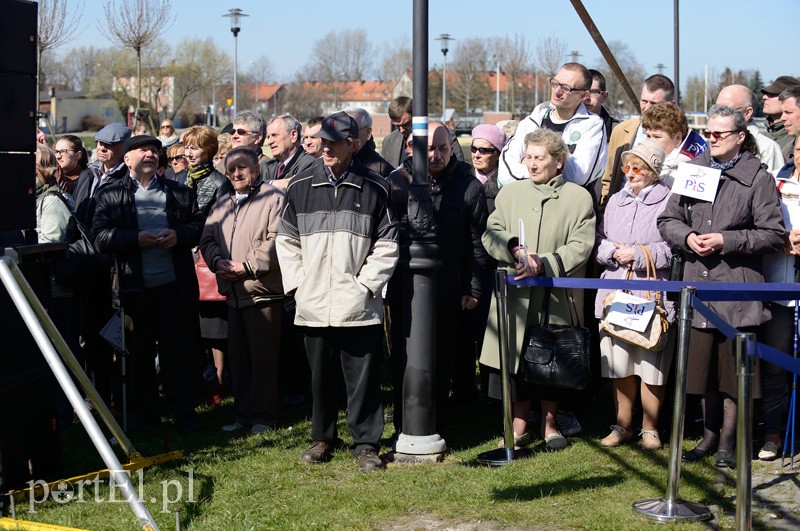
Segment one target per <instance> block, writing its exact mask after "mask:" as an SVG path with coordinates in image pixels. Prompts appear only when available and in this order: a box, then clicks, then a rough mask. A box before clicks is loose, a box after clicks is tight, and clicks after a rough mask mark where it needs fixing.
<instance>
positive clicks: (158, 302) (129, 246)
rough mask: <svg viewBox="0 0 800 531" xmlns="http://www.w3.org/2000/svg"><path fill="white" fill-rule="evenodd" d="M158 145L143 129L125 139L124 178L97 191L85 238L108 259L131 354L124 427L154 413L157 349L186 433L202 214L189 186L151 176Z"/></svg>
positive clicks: (195, 383) (194, 371) (194, 380)
mask: <svg viewBox="0 0 800 531" xmlns="http://www.w3.org/2000/svg"><path fill="white" fill-rule="evenodd" d="M160 148H161V141H159V140H158V139H157V138H155V137H152V136H148V135H142V136H135V137H131V138H129V139H128V140H126V141H125V144H124V153H125V154H124V157H123V161H124V163H125V165H126V166H127V168H128V172H129V177H125V178H123V179H120V180H118V181H115V182H114V183H111V184H109V185H108V186H106V187H104V188H102V189H101V190H100V191H99V192H98V193H97V196H96V199H97V208H96V210H95V216H94V223H93V224H92V236H93V238H94V244H95V246H96V247H97V249H98V251H100V252H103V253H109V254H111V255H113V257H114V270H115V273H116V282H115V285H114V296H115V302H116V305H117V306H118V307H123V308H124V309H125V328H126V331H125V332H126V342H127V347H128V350H129V351H130V353H131V356H130V360H131V362H130V365H131V366H130V375H131V385H130V386H129V387H128V390H129V395H130V397H131V400H130V404H131V417H130V418H131V421H130V422H129V428H130V429H133V430H135V429H137V428H140V427H141V426H142V425H143V424H145V423H156V422H157V421H158V419H159V416H158V413H157V412H158V385H157V382H156V374H155V363H154V362H155V357H156V352H158V358H159V366H160V369H161V370H160V376H161V383H162V385H163V387H164V392H165V394H166V396H167V400H168V402H169V405H170V409H171V412H172V414H173V415H174V417H175V420H176V427H177V429H178V432H179V433H181V434H183V435H188V434H191V433H193V432H195V431H196V430H197V420H196V415H195V411H194V408H195V406H197V404H198V402H199V389H200V385H199V384H200V382H201V371H200V366H199V364H198V363H197V361H198V360H199V357H198V352H197V340H198V338H199V321H198V318H197V315H198V314H197V304H198V298H199V292H198V287H197V277H196V276H195V272H194V260H193V258H192V248H193V247H195V246H196V245H197V243H198V242H199V241H200V234H201V232H202V229H203V216H202V214H201V213H200V211H199V209H198V207H197V201H196V199H195V193H194V190H192V189H190V188H188V187H186V186H184V185H182V184H180V183H178V182H176V181H171V180H168V179H166V178H164V177H160V176H158V175H157V174H156V168H157V167H158V150H159V149H160ZM156 344H157V345H158V349H157V350H156Z"/></svg>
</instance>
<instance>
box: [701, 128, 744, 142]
mask: <svg viewBox="0 0 800 531" xmlns="http://www.w3.org/2000/svg"><path fill="white" fill-rule="evenodd" d="M738 132H739V131H738V130H736V129H731V130H730V131H708V130H706V131H703V136H704V137H706V138H711V137H712V136H713V137H714V140H719V139H721V138H726V137H725V136H723V135H727V134H728V133H738Z"/></svg>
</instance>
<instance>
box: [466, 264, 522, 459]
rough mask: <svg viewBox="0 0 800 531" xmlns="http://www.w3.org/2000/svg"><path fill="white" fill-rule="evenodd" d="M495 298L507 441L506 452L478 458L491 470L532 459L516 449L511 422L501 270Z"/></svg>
mask: <svg viewBox="0 0 800 531" xmlns="http://www.w3.org/2000/svg"><path fill="white" fill-rule="evenodd" d="M494 295H495V298H496V299H497V341H498V342H499V346H500V389H501V391H500V392H501V393H502V395H503V441H504V445H505V448H496V449H494V450H489V451H488V452H483V453H481V454H478V462H479V463H481V464H484V465H489V466H502V465H506V464H508V463H510V462H511V461H514V460H515V459H522V458H525V457H530V455H531V451H530V450H529V449H527V448H520V449H519V450H515V449H514V425H513V422H512V419H511V374H510V372H509V371H510V370H511V368H510V363H509V361H510V359H511V349H510V348H509V337H508V328H509V326H508V285H507V284H506V272H505V271H504V270H502V269H498V270H496V271H495V272H494Z"/></svg>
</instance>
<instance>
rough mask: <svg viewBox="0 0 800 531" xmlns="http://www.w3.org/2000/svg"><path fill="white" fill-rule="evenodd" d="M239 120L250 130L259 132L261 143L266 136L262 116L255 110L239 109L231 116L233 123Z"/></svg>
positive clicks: (265, 124) (265, 126) (265, 127)
mask: <svg viewBox="0 0 800 531" xmlns="http://www.w3.org/2000/svg"><path fill="white" fill-rule="evenodd" d="M236 122H240V123H243V124H245V125H246V126H247V128H248V129H249V130H250V131H258V132H259V133H260V134H261V143H262V144H263V143H264V138H266V136H267V123H266V122H265V121H264V117H263V116H261V114H259V113H257V112H256V111H239V112H237V113H236V116H234V117H233V123H236Z"/></svg>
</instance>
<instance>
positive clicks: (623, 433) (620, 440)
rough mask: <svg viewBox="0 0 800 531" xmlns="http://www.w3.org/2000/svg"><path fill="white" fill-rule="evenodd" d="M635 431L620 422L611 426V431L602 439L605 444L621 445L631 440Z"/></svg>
mask: <svg viewBox="0 0 800 531" xmlns="http://www.w3.org/2000/svg"><path fill="white" fill-rule="evenodd" d="M631 437H633V432H632V431H628V430H626V429H625V428H623V427H622V426H620V425H619V424H614V425H613V426H611V433H609V434H608V435H607V436H606V437H605V438H604V439H602V440H601V441H600V444H601V445H603V446H619V445H621V444H625V443H626V442H628V441H630V440H631Z"/></svg>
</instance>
